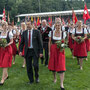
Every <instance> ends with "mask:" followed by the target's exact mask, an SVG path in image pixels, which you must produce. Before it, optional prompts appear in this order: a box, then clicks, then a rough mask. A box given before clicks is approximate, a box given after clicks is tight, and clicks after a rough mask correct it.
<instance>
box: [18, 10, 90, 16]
mask: <svg viewBox="0 0 90 90" xmlns="http://www.w3.org/2000/svg"><path fill="white" fill-rule="evenodd" d="M88 11H89V12H90V9H88ZM74 12H75V13H76V15H77V14H78V15H81V14H83V12H84V10H74ZM64 15H72V10H70V11H57V12H43V13H30V14H20V15H17V16H16V17H25V16H33V17H38V16H40V17H47V16H64Z"/></svg>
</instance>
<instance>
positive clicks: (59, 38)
mask: <svg viewBox="0 0 90 90" xmlns="http://www.w3.org/2000/svg"><path fill="white" fill-rule="evenodd" d="M55 31H56V30H54V31H53V39H54V40H61V39H62V34H61V35H60V37H56V36H54V33H55ZM48 36H49V37H51V31H50V32H49V35H48ZM65 38H66V32H63V39H65Z"/></svg>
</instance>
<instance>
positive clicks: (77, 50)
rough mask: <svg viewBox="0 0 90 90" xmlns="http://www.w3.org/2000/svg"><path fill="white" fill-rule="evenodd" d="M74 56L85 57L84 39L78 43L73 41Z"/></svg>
mask: <svg viewBox="0 0 90 90" xmlns="http://www.w3.org/2000/svg"><path fill="white" fill-rule="evenodd" d="M73 53H74V56H76V57H78V58H85V57H87V50H86V43H85V41H84V42H82V43H80V44H78V43H77V42H76V41H74V49H73Z"/></svg>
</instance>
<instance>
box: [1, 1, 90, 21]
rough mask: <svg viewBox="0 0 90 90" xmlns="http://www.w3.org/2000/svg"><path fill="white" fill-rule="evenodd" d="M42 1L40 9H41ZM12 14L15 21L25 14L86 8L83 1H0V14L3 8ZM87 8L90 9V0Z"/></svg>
mask: <svg viewBox="0 0 90 90" xmlns="http://www.w3.org/2000/svg"><path fill="white" fill-rule="evenodd" d="M39 1H40V7H39ZM4 6H5V8H6V14H7V11H9V12H10V18H11V19H13V18H14V17H15V16H16V15H18V14H24V13H38V12H40V11H41V12H52V11H66V10H71V9H72V7H73V8H74V9H75V10H77V9H83V8H84V2H82V1H69V0H67V2H65V1H64V0H0V14H2V12H3V8H4ZM87 7H88V8H90V2H89V0H88V3H87Z"/></svg>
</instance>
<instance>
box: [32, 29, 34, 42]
mask: <svg viewBox="0 0 90 90" xmlns="http://www.w3.org/2000/svg"><path fill="white" fill-rule="evenodd" d="M34 33H35V32H34V30H33V32H32V41H33V37H34Z"/></svg>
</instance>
